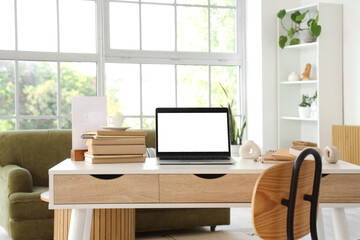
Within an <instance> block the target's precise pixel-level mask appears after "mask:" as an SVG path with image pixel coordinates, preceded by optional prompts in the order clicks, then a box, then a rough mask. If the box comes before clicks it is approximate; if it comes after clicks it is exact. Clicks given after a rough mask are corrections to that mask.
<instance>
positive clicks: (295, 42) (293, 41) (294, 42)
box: [290, 38, 300, 45]
mask: <svg viewBox="0 0 360 240" xmlns="http://www.w3.org/2000/svg"><path fill="white" fill-rule="evenodd" d="M299 43H300V39H298V38H293V39H291V41H290V45H297V44H299Z"/></svg>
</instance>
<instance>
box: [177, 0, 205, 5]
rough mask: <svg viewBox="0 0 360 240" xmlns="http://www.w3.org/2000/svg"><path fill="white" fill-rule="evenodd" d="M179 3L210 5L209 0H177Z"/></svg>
mask: <svg viewBox="0 0 360 240" xmlns="http://www.w3.org/2000/svg"><path fill="white" fill-rule="evenodd" d="M176 3H177V4H192V5H208V0H177V1H176Z"/></svg>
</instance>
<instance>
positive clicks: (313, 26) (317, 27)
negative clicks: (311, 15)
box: [310, 22, 321, 37]
mask: <svg viewBox="0 0 360 240" xmlns="http://www.w3.org/2000/svg"><path fill="white" fill-rule="evenodd" d="M310 32H311V33H312V34H313V35H314V36H315V37H318V36H319V35H320V33H321V26H320V25H318V24H317V23H316V22H313V23H312V24H311V25H310Z"/></svg>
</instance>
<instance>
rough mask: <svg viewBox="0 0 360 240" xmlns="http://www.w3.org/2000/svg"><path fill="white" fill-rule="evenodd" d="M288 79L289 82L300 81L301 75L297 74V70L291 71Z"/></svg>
mask: <svg viewBox="0 0 360 240" xmlns="http://www.w3.org/2000/svg"><path fill="white" fill-rule="evenodd" d="M288 81H289V82H295V81H300V77H299V75H297V73H296V72H292V73H290V74H289V76H288Z"/></svg>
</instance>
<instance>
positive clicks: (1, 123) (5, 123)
mask: <svg viewBox="0 0 360 240" xmlns="http://www.w3.org/2000/svg"><path fill="white" fill-rule="evenodd" d="M9 130H15V120H14V119H0V132H5V131H9Z"/></svg>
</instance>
